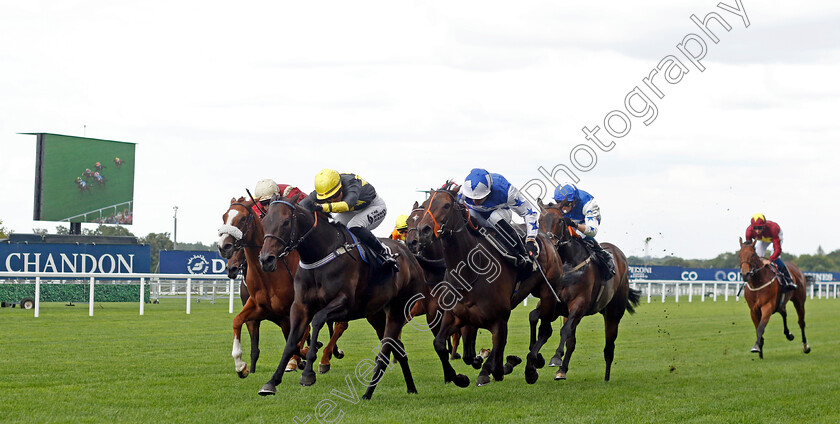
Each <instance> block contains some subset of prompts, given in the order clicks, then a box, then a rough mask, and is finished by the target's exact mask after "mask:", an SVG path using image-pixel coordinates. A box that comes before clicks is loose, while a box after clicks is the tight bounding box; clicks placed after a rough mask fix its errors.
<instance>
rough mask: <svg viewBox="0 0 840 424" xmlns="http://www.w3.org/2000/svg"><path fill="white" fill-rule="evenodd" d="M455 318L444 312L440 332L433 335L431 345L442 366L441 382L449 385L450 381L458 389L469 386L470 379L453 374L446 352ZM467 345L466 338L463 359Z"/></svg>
mask: <svg viewBox="0 0 840 424" xmlns="http://www.w3.org/2000/svg"><path fill="white" fill-rule="evenodd" d="M454 321H455V318H454V317H453V316H452V313H451V312H449V311H446V312H445V313H444V314H443V319H441V322H440V330H439V331H438V333H437V334H436V335H435V339H434V341H433V342H432V345H433V346H434V348H435V353H437V355H438V358H440V364H441V365H442V366H443V382H444V383H449V382H451V381H454V382H455V385H456V386H458V387H467V386H469V385H470V378H469V377H467V376H466V375H463V374H457V373H455V368H452V364H451V363H449V358H448V356H449V352H448V351H447V350H446V339H447V338H449V335H450V334H451V333H452V324H453V323H454ZM467 345H468V343H467V342H466V337H465V341H464V349H465V352H464V357H465V358H466V349H467V347H468V346H467Z"/></svg>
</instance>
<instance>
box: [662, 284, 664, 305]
mask: <svg viewBox="0 0 840 424" xmlns="http://www.w3.org/2000/svg"><path fill="white" fill-rule="evenodd" d="M662 303H665V283H662Z"/></svg>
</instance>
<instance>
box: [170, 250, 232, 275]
mask: <svg viewBox="0 0 840 424" xmlns="http://www.w3.org/2000/svg"><path fill="white" fill-rule="evenodd" d="M226 265H227V261H226V260H225V259H224V258H222V256H221V255H219V252H218V251H212V252H208V251H203V250H161V252H160V273H161V274H224V273H225V272H226V271H225V266H226Z"/></svg>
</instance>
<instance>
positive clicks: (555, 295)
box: [534, 258, 561, 303]
mask: <svg viewBox="0 0 840 424" xmlns="http://www.w3.org/2000/svg"><path fill="white" fill-rule="evenodd" d="M534 262H535V263H536V264H537V269H538V270H540V274H541V275H542V277H543V279H544V280H545V283H546V284H548V288H549V289H551V294H553V295H554V298H555V299H557V303H561V302H560V296H557V292H556V291H554V287H552V286H551V283H550V282H549V281H548V277H546V276H545V272H543V269H542V265H540V261H539V258H534Z"/></svg>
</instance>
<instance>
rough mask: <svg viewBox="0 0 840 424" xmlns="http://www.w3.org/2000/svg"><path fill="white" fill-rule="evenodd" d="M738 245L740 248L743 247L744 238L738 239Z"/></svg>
mask: <svg viewBox="0 0 840 424" xmlns="http://www.w3.org/2000/svg"><path fill="white" fill-rule="evenodd" d="M738 244H740V245H741V247H744V238H743V237H738Z"/></svg>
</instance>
